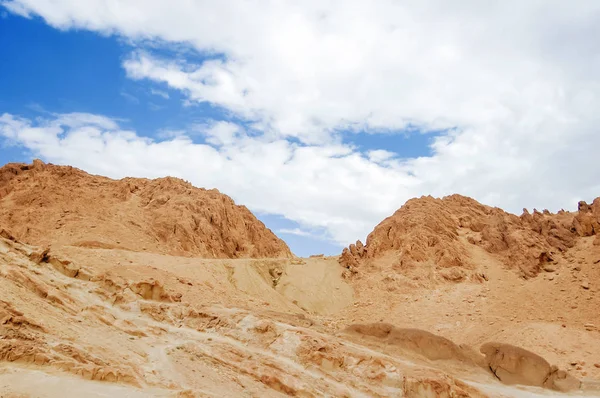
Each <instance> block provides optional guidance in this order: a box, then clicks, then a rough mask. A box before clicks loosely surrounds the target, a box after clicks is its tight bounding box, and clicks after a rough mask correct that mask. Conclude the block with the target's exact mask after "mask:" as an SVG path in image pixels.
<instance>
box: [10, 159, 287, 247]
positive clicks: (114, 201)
mask: <svg viewBox="0 0 600 398" xmlns="http://www.w3.org/2000/svg"><path fill="white" fill-rule="evenodd" d="M0 222H1V223H2V224H3V225H4V226H6V227H7V228H9V229H10V230H11V231H12V232H13V233H14V234H15V235H16V236H17V237H18V238H19V239H21V240H23V241H26V242H28V243H31V244H35V245H49V244H53V245H74V246H81V247H91V248H121V249H128V250H134V251H143V250H146V251H151V252H156V253H163V254H171V255H184V256H185V255H188V256H200V257H207V258H239V257H254V258H260V257H290V256H292V254H291V252H290V250H289V248H288V247H287V245H286V244H285V243H284V242H283V241H282V240H280V239H279V238H277V236H275V234H274V233H273V232H272V231H270V230H269V229H268V228H266V227H265V225H264V224H263V223H262V222H260V221H259V220H258V219H257V218H256V217H255V216H254V215H253V214H252V213H251V212H250V211H249V210H248V209H247V208H246V207H244V206H239V205H236V204H235V203H234V202H233V200H232V199H231V198H229V197H228V196H226V195H224V194H222V193H220V192H219V191H217V190H216V189H211V190H206V189H202V188H196V187H194V186H192V185H191V184H189V183H187V182H185V181H183V180H180V179H177V178H172V177H166V178H158V179H154V180H149V179H141V178H124V179H122V180H112V179H109V178H106V177H101V176H95V175H90V174H87V173H85V172H84V171H82V170H79V169H76V168H73V167H70V166H56V165H52V164H45V163H43V162H42V161H39V160H36V161H34V162H33V164H31V165H28V164H16V163H12V164H7V165H6V166H4V167H2V168H0Z"/></svg>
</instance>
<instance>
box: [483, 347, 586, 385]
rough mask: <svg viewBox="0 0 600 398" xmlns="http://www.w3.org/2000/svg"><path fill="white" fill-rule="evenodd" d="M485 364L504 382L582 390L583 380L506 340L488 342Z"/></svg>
mask: <svg viewBox="0 0 600 398" xmlns="http://www.w3.org/2000/svg"><path fill="white" fill-rule="evenodd" d="M481 353H482V354H484V355H485V359H486V364H487V366H489V369H490V370H491V371H492V373H494V375H495V376H496V377H497V378H498V379H499V380H500V381H502V382H503V383H505V384H522V385H529V386H537V387H545V388H550V389H553V390H557V391H564V392H566V391H571V390H576V389H579V388H580V386H581V382H580V381H579V380H577V379H576V378H575V377H573V376H571V375H569V374H568V373H567V372H565V371H564V370H559V369H558V368H557V367H556V366H551V365H550V364H549V363H548V361H546V360H545V359H544V358H542V357H540V356H539V355H537V354H534V353H533V352H530V351H527V350H525V349H523V348H520V347H515V346H513V345H510V344H503V343H493V342H490V343H486V344H484V345H482V346H481Z"/></svg>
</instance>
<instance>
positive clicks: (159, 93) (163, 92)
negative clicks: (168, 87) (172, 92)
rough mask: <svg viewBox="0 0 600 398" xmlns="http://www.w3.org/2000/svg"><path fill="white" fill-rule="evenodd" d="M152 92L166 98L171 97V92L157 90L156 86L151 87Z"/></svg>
mask: <svg viewBox="0 0 600 398" xmlns="http://www.w3.org/2000/svg"><path fill="white" fill-rule="evenodd" d="M150 93H151V94H152V95H157V96H159V97H163V98H164V99H169V93H167V92H166V91H162V90H156V89H154V88H151V89H150Z"/></svg>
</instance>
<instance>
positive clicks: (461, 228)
mask: <svg viewBox="0 0 600 398" xmlns="http://www.w3.org/2000/svg"><path fill="white" fill-rule="evenodd" d="M598 231H600V198H597V199H596V200H594V202H593V204H592V205H588V204H587V203H585V202H580V203H579V210H578V211H577V212H575V213H571V212H565V211H560V212H559V213H558V214H552V213H550V212H549V211H547V210H544V211H543V212H539V211H537V210H534V212H533V214H530V213H529V212H528V211H527V210H526V209H524V211H523V214H522V215H521V216H516V215H513V214H510V213H507V212H505V211H503V210H502V209H499V208H493V207H489V206H485V205H482V204H481V203H479V202H477V201H475V200H473V199H471V198H468V197H464V196H461V195H451V196H447V197H444V198H442V199H435V198H433V197H431V196H427V197H421V198H417V199H411V200H409V201H408V202H406V204H405V205H404V206H402V207H401V208H400V209H398V210H397V211H396V212H395V213H394V214H393V215H392V216H390V217H388V218H386V219H385V220H384V221H382V222H381V223H380V224H379V225H377V227H375V229H374V230H373V232H371V233H370V234H369V236H368V237H367V242H366V245H363V244H362V242H360V241H357V242H356V244H352V245H350V247H348V248H345V249H344V251H343V252H342V255H341V257H340V263H341V264H342V265H343V266H344V267H346V268H347V269H348V274H353V273H356V272H357V270H358V269H359V268H360V267H361V266H362V265H363V264H365V263H368V262H369V260H373V259H377V258H382V257H386V256H388V257H390V256H391V257H393V258H394V260H393V261H395V264H394V268H395V269H396V270H397V271H399V272H401V273H407V272H410V270H412V269H414V268H418V267H421V266H423V265H424V264H427V265H429V266H431V267H432V268H433V269H434V272H433V273H434V275H435V276H436V277H440V278H441V279H445V280H451V281H460V280H464V279H481V278H485V275H479V274H477V273H476V272H473V271H474V270H475V269H476V266H477V264H475V263H474V262H473V259H472V258H471V257H470V256H469V253H468V250H467V245H469V244H470V245H476V246H479V247H481V248H483V249H485V251H487V252H488V253H491V254H493V255H496V256H497V257H498V258H499V259H500V260H501V261H502V262H503V263H504V264H505V265H506V266H507V267H509V268H513V269H515V270H517V271H518V272H519V273H520V274H521V275H522V276H523V277H525V278H529V277H534V276H536V275H537V274H538V273H539V272H540V271H541V270H542V269H544V267H545V266H547V264H548V263H552V262H553V256H554V255H555V254H556V253H557V252H565V251H567V250H568V249H569V248H571V247H573V245H574V244H575V242H576V241H577V239H578V238H579V237H581V236H592V235H596V234H597V233H598ZM595 244H600V235H598V237H597V238H596V239H595Z"/></svg>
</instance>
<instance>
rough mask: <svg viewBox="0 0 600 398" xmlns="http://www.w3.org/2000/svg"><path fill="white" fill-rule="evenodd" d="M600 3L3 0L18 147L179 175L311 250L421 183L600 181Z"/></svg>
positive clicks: (9, 144)
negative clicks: (223, 196) (229, 200)
mask: <svg viewBox="0 0 600 398" xmlns="http://www.w3.org/2000/svg"><path fill="white" fill-rule="evenodd" d="M599 21H600V3H599V2H597V1H595V0H589V1H588V0H576V1H573V2H564V1H554V0H544V1H541V0H531V1H527V2H523V1H512V0H506V1H489V2H480V1H475V0H462V1H454V2H447V1H443V0H424V1H423V0H421V1H409V0H407V1H397V0H375V1H360V0H344V1H341V0H326V1H322V0H319V1H317V0H314V1H313V0H306V1H303V2H295V1H285V0H282V1H268V0H260V1H259V0H236V1H233V0H231V1H227V0H223V1H219V2H214V1H208V0H197V1H193V2H192V1H183V0H181V1H171V2H165V1H158V0H120V1H115V0H87V1H85V2H81V1H75V0H0V163H1V164H4V163H7V162H15V161H19V162H30V161H31V160H32V159H34V158H40V159H42V160H44V161H46V162H51V163H55V164H68V165H72V166H75V167H79V168H81V169H83V170H85V171H88V172H90V173H94V174H102V175H106V176H109V177H112V178H122V177H125V176H135V177H149V178H154V177H162V176H167V175H170V176H175V177H180V178H183V179H185V180H188V181H190V182H191V183H193V184H194V185H196V186H198V187H206V188H217V189H219V190H220V191H221V192H223V193H225V194H227V195H229V196H231V197H232V198H233V199H234V200H235V201H236V203H238V204H243V205H246V206H247V207H248V208H249V209H250V210H252V211H253V212H254V213H255V214H256V215H257V217H258V218H259V219H260V220H262V221H263V222H264V223H265V224H266V225H267V226H268V227H269V228H270V229H271V230H272V231H273V232H275V233H276V234H277V235H278V236H279V237H281V238H282V239H284V240H285V241H286V242H287V243H288V245H289V246H290V248H291V249H292V251H293V252H294V253H295V254H297V255H302V256H305V255H309V254H317V253H325V254H339V253H340V251H341V249H342V248H343V247H344V246H347V245H348V244H350V243H353V242H354V241H356V240H357V239H360V240H362V241H363V242H364V241H365V238H366V236H367V235H368V233H369V232H370V231H371V230H372V229H373V228H374V227H375V226H376V225H377V224H378V223H379V222H380V221H382V220H383V219H384V218H385V217H387V216H389V215H391V214H392V213H393V212H394V211H395V210H397V209H398V208H399V207H400V206H402V204H404V202H405V201H406V200H408V199H410V198H412V197H418V196H422V195H433V196H436V197H442V196H444V195H449V194H453V193H460V194H463V195H468V196H471V197H473V198H475V199H477V200H479V201H480V202H483V203H485V204H488V205H491V206H498V207H501V208H503V209H505V210H507V211H510V212H513V213H517V214H519V213H520V212H521V211H522V209H523V208H528V209H529V210H532V209H533V208H537V209H549V210H551V211H557V210H559V209H561V208H562V209H566V210H573V209H575V208H576V205H577V202H578V201H579V200H587V201H591V200H592V199H593V198H595V197H597V196H600V173H599V172H598V164H599V159H600V156H599V155H598V148H600V131H599V129H598V126H599V122H600V112H598V109H600V41H599V40H597V38H598V37H600V23H598V22H599Z"/></svg>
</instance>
